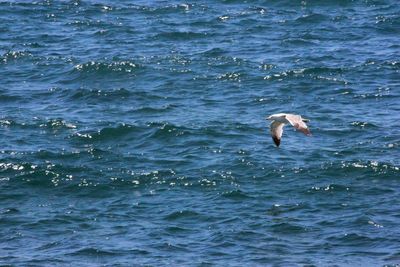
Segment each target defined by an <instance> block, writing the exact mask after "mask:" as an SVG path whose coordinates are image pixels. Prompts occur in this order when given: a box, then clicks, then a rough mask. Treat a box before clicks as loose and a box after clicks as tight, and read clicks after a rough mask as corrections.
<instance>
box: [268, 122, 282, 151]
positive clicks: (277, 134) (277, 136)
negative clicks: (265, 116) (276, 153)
mask: <svg viewBox="0 0 400 267" xmlns="http://www.w3.org/2000/svg"><path fill="white" fill-rule="evenodd" d="M283 126H285V124H284V123H282V122H279V121H273V122H272V123H271V126H270V127H271V128H270V131H271V136H272V139H273V140H274V143H275V145H276V146H279V145H280V144H281V137H282V133H283Z"/></svg>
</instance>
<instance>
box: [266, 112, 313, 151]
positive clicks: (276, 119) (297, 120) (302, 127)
mask: <svg viewBox="0 0 400 267" xmlns="http://www.w3.org/2000/svg"><path fill="white" fill-rule="evenodd" d="M267 120H271V121H272V122H271V126H270V131H271V136H272V139H273V140H274V143H275V145H276V146H279V145H280V143H281V137H282V133H283V126H285V125H286V124H288V123H290V124H291V125H292V126H293V127H294V128H296V129H297V130H299V131H301V132H302V133H304V134H305V135H311V132H310V130H309V129H308V127H307V125H306V124H305V122H308V121H309V120H308V119H303V118H302V117H301V116H300V115H295V114H287V113H278V114H272V115H271V116H269V117H267Z"/></svg>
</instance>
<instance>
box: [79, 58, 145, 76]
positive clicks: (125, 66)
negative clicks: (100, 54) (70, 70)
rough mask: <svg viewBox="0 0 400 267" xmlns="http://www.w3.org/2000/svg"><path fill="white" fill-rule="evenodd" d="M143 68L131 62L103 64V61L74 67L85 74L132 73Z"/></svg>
mask: <svg viewBox="0 0 400 267" xmlns="http://www.w3.org/2000/svg"><path fill="white" fill-rule="evenodd" d="M140 68H143V66H141V65H139V64H137V63H135V62H133V61H130V60H126V61H112V62H102V61H90V62H86V63H82V64H77V65H75V66H74V70H76V71H79V72H85V73H91V72H96V73H99V74H101V73H109V72H110V71H111V72H124V73H132V72H135V71H137V70H138V69H140Z"/></svg>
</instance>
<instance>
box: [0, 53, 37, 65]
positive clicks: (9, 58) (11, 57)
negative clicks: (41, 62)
mask: <svg viewBox="0 0 400 267" xmlns="http://www.w3.org/2000/svg"><path fill="white" fill-rule="evenodd" d="M31 57H32V54H31V53H30V52H29V51H8V52H6V53H4V54H3V55H1V56H0V63H4V64H6V63H10V62H13V61H16V60H19V59H24V58H31Z"/></svg>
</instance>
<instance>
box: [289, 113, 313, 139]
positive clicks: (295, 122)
mask: <svg viewBox="0 0 400 267" xmlns="http://www.w3.org/2000/svg"><path fill="white" fill-rule="evenodd" d="M285 118H286V119H287V120H288V122H289V123H290V124H291V125H292V126H293V127H294V128H296V129H297V130H299V131H301V132H302V133H304V134H305V135H311V132H310V130H309V129H308V127H307V124H305V123H304V121H303V119H302V118H301V116H299V115H292V114H287V115H286V117H285Z"/></svg>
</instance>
